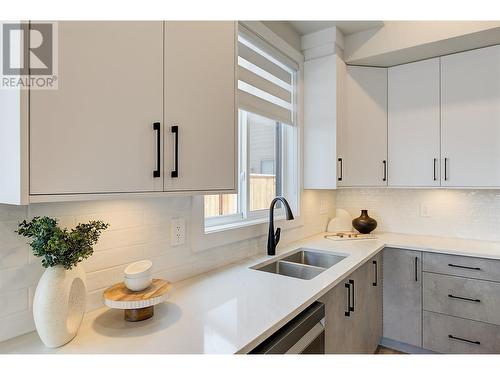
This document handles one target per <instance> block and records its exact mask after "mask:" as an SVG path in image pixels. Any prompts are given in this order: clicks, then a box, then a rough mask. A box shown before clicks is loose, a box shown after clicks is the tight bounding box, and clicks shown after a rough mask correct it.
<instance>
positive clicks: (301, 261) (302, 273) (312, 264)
mask: <svg viewBox="0 0 500 375" xmlns="http://www.w3.org/2000/svg"><path fill="white" fill-rule="evenodd" d="M345 258H346V256H344V255H336V254H327V253H324V252H319V251H315V250H311V249H304V248H300V249H297V250H295V251H293V252H291V253H289V254H286V255H285V256H283V257H282V258H280V259H278V260H275V261H273V262H271V263H268V262H264V263H261V264H258V265H256V266H254V267H252V269H254V270H258V271H263V272H269V273H274V274H278V275H283V276H289V277H295V278H297V279H303V280H311V279H313V278H314V277H316V276H318V275H319V274H320V273H321V272H324V271H326V270H327V269H328V268H330V267H333V266H334V265H335V264H337V263H339V262H340V261H341V260H343V259H345Z"/></svg>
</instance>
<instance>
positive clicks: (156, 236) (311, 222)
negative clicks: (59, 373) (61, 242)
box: [0, 191, 335, 341]
mask: <svg viewBox="0 0 500 375" xmlns="http://www.w3.org/2000/svg"><path fill="white" fill-rule="evenodd" d="M303 197H304V205H303V210H302V211H303V212H302V215H303V216H305V217H307V220H304V221H305V222H306V223H307V225H306V226H303V227H300V228H299V229H296V230H292V231H286V234H284V235H282V242H283V243H285V242H286V241H290V240H292V239H298V238H300V237H304V236H305V235H311V234H314V233H316V232H319V231H322V230H324V227H325V225H326V220H327V218H328V215H318V212H319V204H320V203H319V202H320V197H321V199H323V200H324V201H326V202H327V203H328V205H329V206H328V207H329V209H330V211H332V210H333V209H334V208H335V204H334V199H335V196H334V194H333V193H332V192H328V191H325V192H312V191H309V192H304V194H303ZM191 215H192V198H191V197H169V198H144V199H131V200H109V201H90V202H67V203H50V204H33V205H30V206H28V207H26V206H22V207H16V206H7V205H1V204H0V298H2V297H4V298H3V299H6V300H8V304H6V303H4V304H0V341H2V340H6V339H8V338H11V337H14V336H17V335H21V334H23V333H26V332H29V331H32V330H33V329H34V323H33V317H32V303H33V296H34V291H35V288H36V285H37V283H38V280H39V278H40V276H41V275H42V273H43V271H44V269H43V268H42V266H41V262H40V259H39V258H36V257H34V256H33V255H32V253H31V249H30V248H29V246H28V245H27V239H26V238H23V237H20V236H18V235H17V234H16V233H14V231H15V230H16V229H17V224H18V222H20V221H22V220H24V219H28V218H33V217H34V216H50V217H56V218H58V219H59V224H60V225H61V226H63V227H68V228H72V227H74V226H75V225H76V224H78V223H81V222H88V221H89V220H103V221H105V222H109V223H110V228H109V229H108V230H106V231H105V232H103V234H102V236H101V238H100V240H99V242H98V244H97V245H96V246H95V248H94V250H95V252H94V254H93V255H92V256H91V257H90V258H89V259H87V260H85V261H84V262H82V266H83V267H84V269H85V271H86V272H87V292H88V293H87V311H91V310H94V309H97V308H100V307H102V306H103V300H102V293H103V291H104V290H105V289H106V288H107V287H109V286H111V285H112V284H114V283H116V282H119V281H121V280H122V275H123V269H124V268H125V266H126V265H127V264H128V263H131V262H134V261H136V260H140V259H151V260H152V261H153V275H154V277H161V278H165V279H167V280H169V281H171V282H177V281H180V280H182V279H185V278H188V277H191V276H195V275H198V274H200V273H203V272H207V271H210V270H212V269H214V268H217V267H220V266H223V265H226V264H229V263H232V262H235V261H239V260H241V259H243V258H247V257H249V256H252V255H255V254H256V253H258V252H264V251H265V238H264V237H262V238H257V239H250V240H246V241H240V242H237V243H234V244H231V245H226V246H223V247H217V248H213V249H209V250H205V251H201V252H195V251H193V249H192V248H191V245H190V241H189V240H190V239H189V237H186V243H185V245H181V246H175V247H172V246H170V238H169V236H170V220H171V219H172V218H183V219H185V220H186V225H187V227H188V229H187V230H186V235H187V236H189V234H190V233H191V232H190V230H189V225H190V223H191V222H192V220H191Z"/></svg>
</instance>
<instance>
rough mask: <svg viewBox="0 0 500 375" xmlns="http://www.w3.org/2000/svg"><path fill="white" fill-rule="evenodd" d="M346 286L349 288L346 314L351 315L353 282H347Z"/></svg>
mask: <svg viewBox="0 0 500 375" xmlns="http://www.w3.org/2000/svg"><path fill="white" fill-rule="evenodd" d="M344 286H345V287H346V288H347V309H346V311H345V313H344V314H345V316H351V284H349V283H345V284H344Z"/></svg>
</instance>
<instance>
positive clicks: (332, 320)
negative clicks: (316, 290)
mask: <svg viewBox="0 0 500 375" xmlns="http://www.w3.org/2000/svg"><path fill="white" fill-rule="evenodd" d="M352 276H353V275H350V276H349V277H347V278H346V279H345V280H343V281H342V282H341V283H339V284H338V285H337V286H336V287H335V288H333V289H332V290H331V291H329V292H328V293H327V294H326V295H324V296H323V297H322V298H321V299H320V301H321V302H323V303H324V304H325V320H326V326H325V353H326V354H340V353H356V351H355V350H356V346H357V342H359V340H358V339H357V335H356V334H355V333H354V331H355V330H356V329H359V328H357V327H356V318H355V315H354V312H352V311H350V309H349V308H350V306H351V305H352V289H351V288H352V282H353V281H354V279H353V278H352Z"/></svg>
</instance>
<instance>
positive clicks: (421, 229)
mask: <svg viewBox="0 0 500 375" xmlns="http://www.w3.org/2000/svg"><path fill="white" fill-rule="evenodd" d="M336 195H337V208H344V209H346V210H348V211H349V212H350V214H351V215H352V216H353V218H354V217H357V216H359V211H360V210H361V209H365V208H366V209H368V214H369V215H370V216H372V217H373V218H375V219H376V220H377V221H378V227H377V230H381V231H389V232H397V233H413V234H424V235H435V236H446V237H459V238H471V239H478V240H491V241H500V191H499V190H437V189H429V190H427V189H420V190H418V189H341V190H338V191H337V193H336ZM422 204H423V205H425V206H427V209H428V213H429V217H422V216H420V210H421V205H422Z"/></svg>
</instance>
